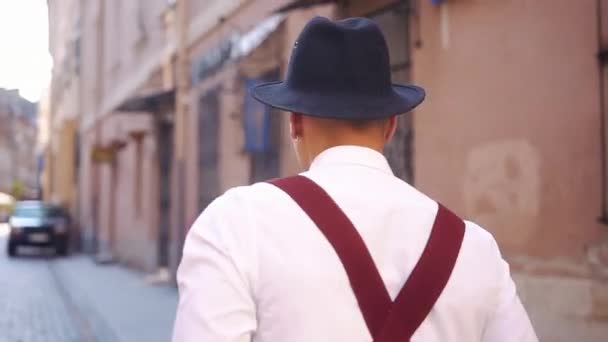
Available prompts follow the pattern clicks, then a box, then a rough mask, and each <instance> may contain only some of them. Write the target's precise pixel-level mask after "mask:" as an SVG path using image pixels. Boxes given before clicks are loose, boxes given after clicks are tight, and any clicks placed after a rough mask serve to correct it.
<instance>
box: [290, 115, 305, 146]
mask: <svg viewBox="0 0 608 342" xmlns="http://www.w3.org/2000/svg"><path fill="white" fill-rule="evenodd" d="M303 132H304V126H303V124H302V114H300V113H291V114H290V115H289V133H290V134H291V138H292V139H294V140H295V139H298V138H300V137H301V136H302V134H303Z"/></svg>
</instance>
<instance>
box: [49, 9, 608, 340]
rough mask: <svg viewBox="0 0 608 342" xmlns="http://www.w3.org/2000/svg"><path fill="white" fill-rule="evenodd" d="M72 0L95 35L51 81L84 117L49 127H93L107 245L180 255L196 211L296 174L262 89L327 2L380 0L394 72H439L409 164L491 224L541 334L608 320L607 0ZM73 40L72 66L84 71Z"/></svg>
mask: <svg viewBox="0 0 608 342" xmlns="http://www.w3.org/2000/svg"><path fill="white" fill-rule="evenodd" d="M74 2H75V3H76V2H78V5H72V6H73V8H74V9H71V10H70V9H66V8H62V9H59V10H56V11H55V12H52V11H53V10H51V9H50V11H51V12H52V13H51V17H50V21H51V26H53V25H56V26H61V25H65V24H62V22H63V23H65V22H66V18H68V17H69V18H74V17H75V18H78V20H75V23H76V24H74V26H72V27H73V28H72V31H75V32H76V33H78V34H76V37H80V39H75V41H76V42H78V43H75V46H77V47H78V48H77V49H75V50H74V49H71V48H65V49H66V50H68V51H78V53H76V52H74V55H76V56H80V57H79V58H76V60H79V62H78V63H76V64H77V65H78V66H79V68H77V69H76V70H77V72H76V73H73V75H75V76H72V78H73V79H75V80H77V81H75V82H76V83H77V84H79V86H77V87H76V88H75V90H69V89H70V87H69V86H61V90H57V89H55V88H56V87H57V84H61V83H57V82H53V86H54V87H53V89H52V91H51V92H50V93H51V94H52V95H51V96H50V106H49V107H50V108H51V110H50V112H51V114H50V116H51V117H54V118H56V117H57V116H63V117H65V118H64V119H61V120H59V119H57V120H59V121H60V122H64V124H58V125H59V126H53V132H55V131H56V132H60V131H61V130H60V129H59V128H56V127H67V128H62V129H65V130H67V131H69V130H70V129H71V130H73V131H74V132H76V133H74V136H75V138H73V140H69V138H68V139H67V140H68V141H63V142H61V139H59V138H57V137H56V138H53V137H54V136H55V135H53V134H51V139H50V141H51V142H50V145H51V146H54V145H53V144H55V143H57V144H59V145H60V146H64V145H65V146H68V145H70V144H71V143H72V141H77V143H76V145H77V148H76V149H71V151H73V152H72V153H74V157H73V158H74V159H75V160H77V161H76V162H74V163H73V164H74V165H75V166H74V174H73V176H69V177H68V176H65V177H68V178H73V179H74V180H73V181H70V182H71V183H70V184H76V186H75V187H74V189H75V194H73V196H74V198H76V200H75V203H77V204H76V205H75V207H76V216H77V217H78V223H79V228H80V232H81V236H82V239H81V241H82V242H83V246H85V249H86V250H87V251H91V252H92V253H93V254H94V255H96V256H97V257H98V260H101V261H104V260H117V261H121V262H124V263H127V264H130V265H132V266H135V267H138V268H140V269H143V270H146V271H154V270H158V269H161V270H168V271H169V273H174V272H175V269H176V267H177V265H178V263H179V260H180V255H181V252H180V251H181V249H182V247H183V240H184V237H185V235H186V233H187V229H188V227H189V226H190V224H191V223H192V222H193V221H194V220H195V219H196V217H197V216H198V215H199V214H200V212H201V211H202V210H204V208H205V207H206V206H207V205H208V204H209V203H210V201H212V200H213V199H214V198H215V197H216V196H218V195H220V194H222V193H223V192H224V191H226V190H227V189H228V188H230V187H233V186H237V185H243V184H249V183H252V182H256V181H260V180H263V179H267V178H272V177H277V176H285V175H290V174H294V173H296V172H298V171H299V167H298V165H297V162H296V160H295V156H294V154H293V153H292V151H291V147H290V141H289V134H288V127H287V120H286V116H284V115H277V114H278V113H275V112H274V111H271V110H269V109H268V108H265V107H264V106H262V105H260V104H259V103H257V102H255V101H253V100H252V99H251V97H250V96H249V94H248V89H249V88H250V87H251V86H253V85H255V84H257V83H258V82H264V81H270V80H276V79H281V78H282V77H284V75H285V71H286V68H287V63H288V60H289V55H290V53H291V49H292V46H293V44H294V42H295V40H296V38H297V35H298V34H299V32H300V30H301V29H302V27H303V26H304V24H305V23H306V22H307V21H308V20H309V19H310V18H311V17H312V16H315V15H323V16H327V17H330V18H335V19H339V18H343V17H347V16H367V17H369V18H371V19H372V20H375V21H376V22H377V23H378V24H379V25H380V27H381V28H382V30H383V31H384V33H385V35H386V38H387V42H388V45H389V49H390V53H391V56H390V57H391V69H392V73H393V80H394V81H395V82H413V83H416V84H419V85H421V86H423V87H424V88H425V89H426V90H427V99H426V101H425V102H424V103H423V104H422V105H421V106H420V107H419V108H418V109H416V111H415V112H414V113H412V114H410V115H406V116H404V117H402V119H401V121H400V126H399V130H398V133H397V135H396V137H395V139H394V141H393V142H392V143H391V145H390V146H389V147H387V149H386V151H385V153H386V155H387V157H388V158H389V161H390V163H391V165H392V166H393V168H394V169H395V173H396V174H397V175H398V176H399V177H401V178H403V179H405V180H407V181H408V182H410V183H412V184H413V185H414V186H416V187H418V188H419V189H421V190H422V191H424V192H426V193H428V194H429V195H431V196H432V197H434V198H436V199H437V200H439V201H441V202H442V203H444V204H445V205H447V206H449V207H451V208H453V209H454V210H455V211H456V212H457V213H459V214H460V215H461V216H462V217H464V218H467V219H470V220H473V221H475V222H477V223H479V224H480V225H482V226H484V227H485V228H487V229H488V230H489V231H490V232H492V234H493V235H494V236H495V237H496V239H497V240H498V243H499V245H500V246H501V249H502V251H503V254H504V256H505V258H506V259H507V260H508V261H509V262H510V264H511V267H512V271H513V273H514V275H515V278H516V281H517V283H518V288H519V291H520V293H521V296H522V299H523V301H524V304H525V305H526V307H527V308H528V310H529V312H530V314H531V317H532V320H533V323H534V324H535V326H536V328H537V330H538V333H539V335H540V338H541V340H542V341H571V340H582V341H603V340H604V339H605V336H608V286H607V285H606V281H607V280H608V234H607V231H606V229H607V227H606V225H605V223H602V222H606V221H607V220H605V219H603V218H604V217H606V215H605V212H606V211H607V209H608V208H607V207H608V205H607V204H606V202H607V201H606V198H608V185H607V184H608V176H607V174H608V173H607V172H606V169H607V167H606V159H607V155H606V151H607V150H608V148H606V146H607V141H608V140H607V138H606V136H607V135H606V134H605V133H603V132H605V125H606V118H605V116H606V115H605V112H606V111H605V109H604V107H605V105H604V103H607V102H606V99H605V96H606V94H607V93H606V92H605V91H604V85H603V84H604V83H605V82H606V80H605V78H606V75H605V72H604V69H603V67H601V66H602V65H603V64H601V63H599V62H598V58H597V57H598V56H600V61H603V60H604V59H605V60H608V58H604V57H605V56H608V53H605V51H604V48H608V44H606V46H605V47H603V46H601V45H602V44H599V46H598V42H604V41H605V42H606V43H608V4H604V5H603V6H602V3H603V1H591V0H584V1H567V0H558V1H534V0H508V1H475V0H443V1H440V0H409V1H408V0H400V1H395V0H376V1H369V0H350V1H326V0H325V1H318V0H317V1H313V0H310V1H302V0H300V1H286V0H229V1H228V0H213V1H197V0H178V1H163V0H153V1H145V2H144V1H141V0H140V1H119V0H100V1H74ZM52 3H56V4H59V3H62V5H61V6H68V7H69V8H72V7H70V6H71V5H65V4H66V3H70V2H69V1H66V2H59V1H56V2H49V5H50V7H52V5H51V4H52ZM144 3H145V5H144ZM76 9H77V10H76ZM70 11H72V12H70ZM73 11H76V12H73ZM74 13H76V14H74ZM68 31H70V30H68ZM53 32H58V31H56V30H51V33H52V34H53ZM598 32H599V35H598ZM604 32H606V33H604ZM55 34H56V35H57V37H59V36H60V35H59V34H58V33H55ZM63 36H64V37H67V36H69V35H65V34H64V35H63ZM59 40H60V41H63V42H69V41H70V40H69V39H63V38H62V39H59ZM72 40H74V39H72ZM52 45H53V44H52ZM63 45H64V46H69V44H67V45H66V44H63ZM61 54H62V53H60V52H58V50H57V51H54V52H53V56H54V59H55V65H56V67H57V68H58V69H57V77H55V76H54V80H55V79H56V78H57V79H59V78H60V77H65V74H66V73H67V71H65V70H67V69H59V68H60V67H59V66H58V65H60V64H58V63H59V62H58V61H59V60H60V58H59V57H56V56H60V55H61ZM603 56H604V57H603ZM66 65H69V63H68V62H66ZM61 70H64V71H61ZM54 75H55V72H54ZM66 89H67V90H66ZM62 92H63V93H65V94H68V95H62V96H60V95H57V94H59V93H62ZM68 98H69V99H70V100H66V99H68ZM70 108H77V110H71V109H70ZM72 112H74V113H75V114H74V116H70V115H71V114H70V115H68V114H65V113H72ZM71 122H72V123H73V126H70V123H71ZM70 127H72V128H70ZM62 132H65V131H62ZM58 135H59V134H58ZM64 135H65V134H61V136H64ZM68 136H69V134H68ZM53 141H55V142H53ZM60 150H61V149H60ZM66 158H67V157H66ZM55 160H58V159H55ZM66 160H67V161H69V158H68V159H66ZM67 161H66V162H67ZM60 165H64V162H61V164H60ZM45 166H46V168H45V172H46V171H47V170H48V169H49V168H50V169H52V167H50V166H49V163H48V162H47V163H45ZM50 178H51V179H52V177H50ZM53 189H57V188H56V187H54V188H53ZM53 189H52V190H53ZM57 191H59V190H53V191H51V193H54V192H57ZM51 196H52V195H51ZM66 196H67V193H66ZM598 217H599V218H600V220H598ZM404 238H406V237H404Z"/></svg>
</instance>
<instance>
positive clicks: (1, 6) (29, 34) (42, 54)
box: [0, 0, 52, 101]
mask: <svg viewBox="0 0 608 342" xmlns="http://www.w3.org/2000/svg"><path fill="white" fill-rule="evenodd" d="M51 67H52V59H51V56H50V54H49V52H48V17H47V7H46V0H0V87H2V88H11V89H15V88H17V89H19V92H20V94H21V96H23V97H25V98H26V99H28V100H30V101H38V100H39V98H40V96H41V94H42V91H43V90H44V89H45V88H47V87H48V84H49V81H50V78H51Z"/></svg>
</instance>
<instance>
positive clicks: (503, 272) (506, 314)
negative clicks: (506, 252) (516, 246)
mask: <svg viewBox="0 0 608 342" xmlns="http://www.w3.org/2000/svg"><path fill="white" fill-rule="evenodd" d="M489 249H490V251H489V252H490V257H491V258H492V259H494V260H495V263H494V264H495V265H496V272H497V276H496V278H495V279H496V284H495V290H496V292H495V295H494V296H493V297H494V298H493V300H491V301H489V302H490V303H492V305H491V306H490V308H489V316H488V319H487V321H486V324H485V328H484V333H483V338H482V341H483V342H538V337H537V336H536V334H535V332H534V328H533V327H532V324H531V322H530V319H529V317H528V314H527V313H526V310H525V309H524V306H523V305H522V303H521V300H520V299H519V296H518V295H517V291H516V287H515V283H514V282H513V279H512V277H511V273H510V271H509V264H507V262H506V261H505V260H504V259H503V258H502V256H501V254H500V251H499V249H498V245H497V244H496V241H495V240H494V238H492V237H491V238H490V244H489Z"/></svg>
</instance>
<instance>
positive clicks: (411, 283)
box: [269, 176, 464, 342]
mask: <svg viewBox="0 0 608 342" xmlns="http://www.w3.org/2000/svg"><path fill="white" fill-rule="evenodd" d="M269 183H271V184H273V185H275V186H277V187H279V188H280V189H282V190H283V191H285V192H286V193H287V194H288V195H289V196H291V198H292V199H293V200H294V201H295V202H296V203H297V204H298V205H299V206H300V207H301V208H302V210H304V212H306V214H307V215H308V216H309V217H310V218H311V219H312V221H313V222H314V223H315V224H316V225H317V227H318V228H319V230H320V231H321V232H322V233H323V235H324V236H325V237H326V238H327V240H328V241H329V243H330V244H331V245H332V246H333V248H334V250H335V251H336V254H337V255H338V257H339V258H340V261H341V262H342V265H343V266H344V269H345V270H346V274H347V275H348V279H349V282H350V285H351V287H352V289H353V292H354V294H355V297H356V298H357V302H358V303H359V308H360V309H361V313H362V314H363V318H364V320H365V323H366V325H367V328H368V329H369V332H370V334H371V336H372V337H373V339H374V342H397V341H400V342H405V341H409V340H410V338H411V337H412V335H413V334H414V332H415V331H416V329H418V327H419V326H420V324H421V323H422V322H423V321H424V319H425V318H426V316H427V315H428V314H429V312H430V311H431V309H432V308H433V305H434V304H435V302H436V301H437V298H439V295H440V294H441V292H442V291H443V289H444V287H445V286H446V284H447V282H448V279H449V278H450V274H451V273H452V270H453V268H454V264H455V263H456V258H457V257H458V252H459V250H460V246H461V244H462V239H463V236H464V222H463V221H462V220H461V219H460V218H458V217H457V216H456V215H454V214H453V213H452V212H450V211H449V210H447V209H446V208H444V207H443V206H441V205H439V211H438V212H437V217H436V218H435V223H434V224H433V228H432V231H431V235H430V237H429V240H428V242H427V245H426V247H425V249H424V251H423V253H422V256H421V257H420V260H419V261H418V263H417V264H416V266H415V267H414V269H413V271H412V273H411V275H410V277H409V279H408V280H407V282H406V283H405V285H404V286H403V288H402V289H401V291H400V292H399V294H398V295H397V298H396V299H395V301H394V302H393V301H391V299H390V296H389V294H388V291H387V290H386V287H385V286H384V283H383V282H382V278H381V277H380V274H379V273H378V269H377V268H376V266H375V264H374V261H373V260H372V257H371V255H370V254H369V250H368V249H367V247H366V246H365V243H364V242H363V239H362V238H361V236H360V235H359V233H358V232H357V230H356V229H355V227H354V226H353V224H352V223H351V222H350V220H349V219H348V217H346V215H344V213H343V212H342V210H341V209H340V208H339V207H338V205H336V203H335V202H334V201H333V200H332V199H331V197H329V195H328V194H327V193H326V192H325V190H323V189H322V188H321V187H320V186H318V185H317V184H316V183H314V182H313V181H312V180H310V179H308V178H306V177H304V176H295V177H289V178H282V179H275V180H271V181H269Z"/></svg>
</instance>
